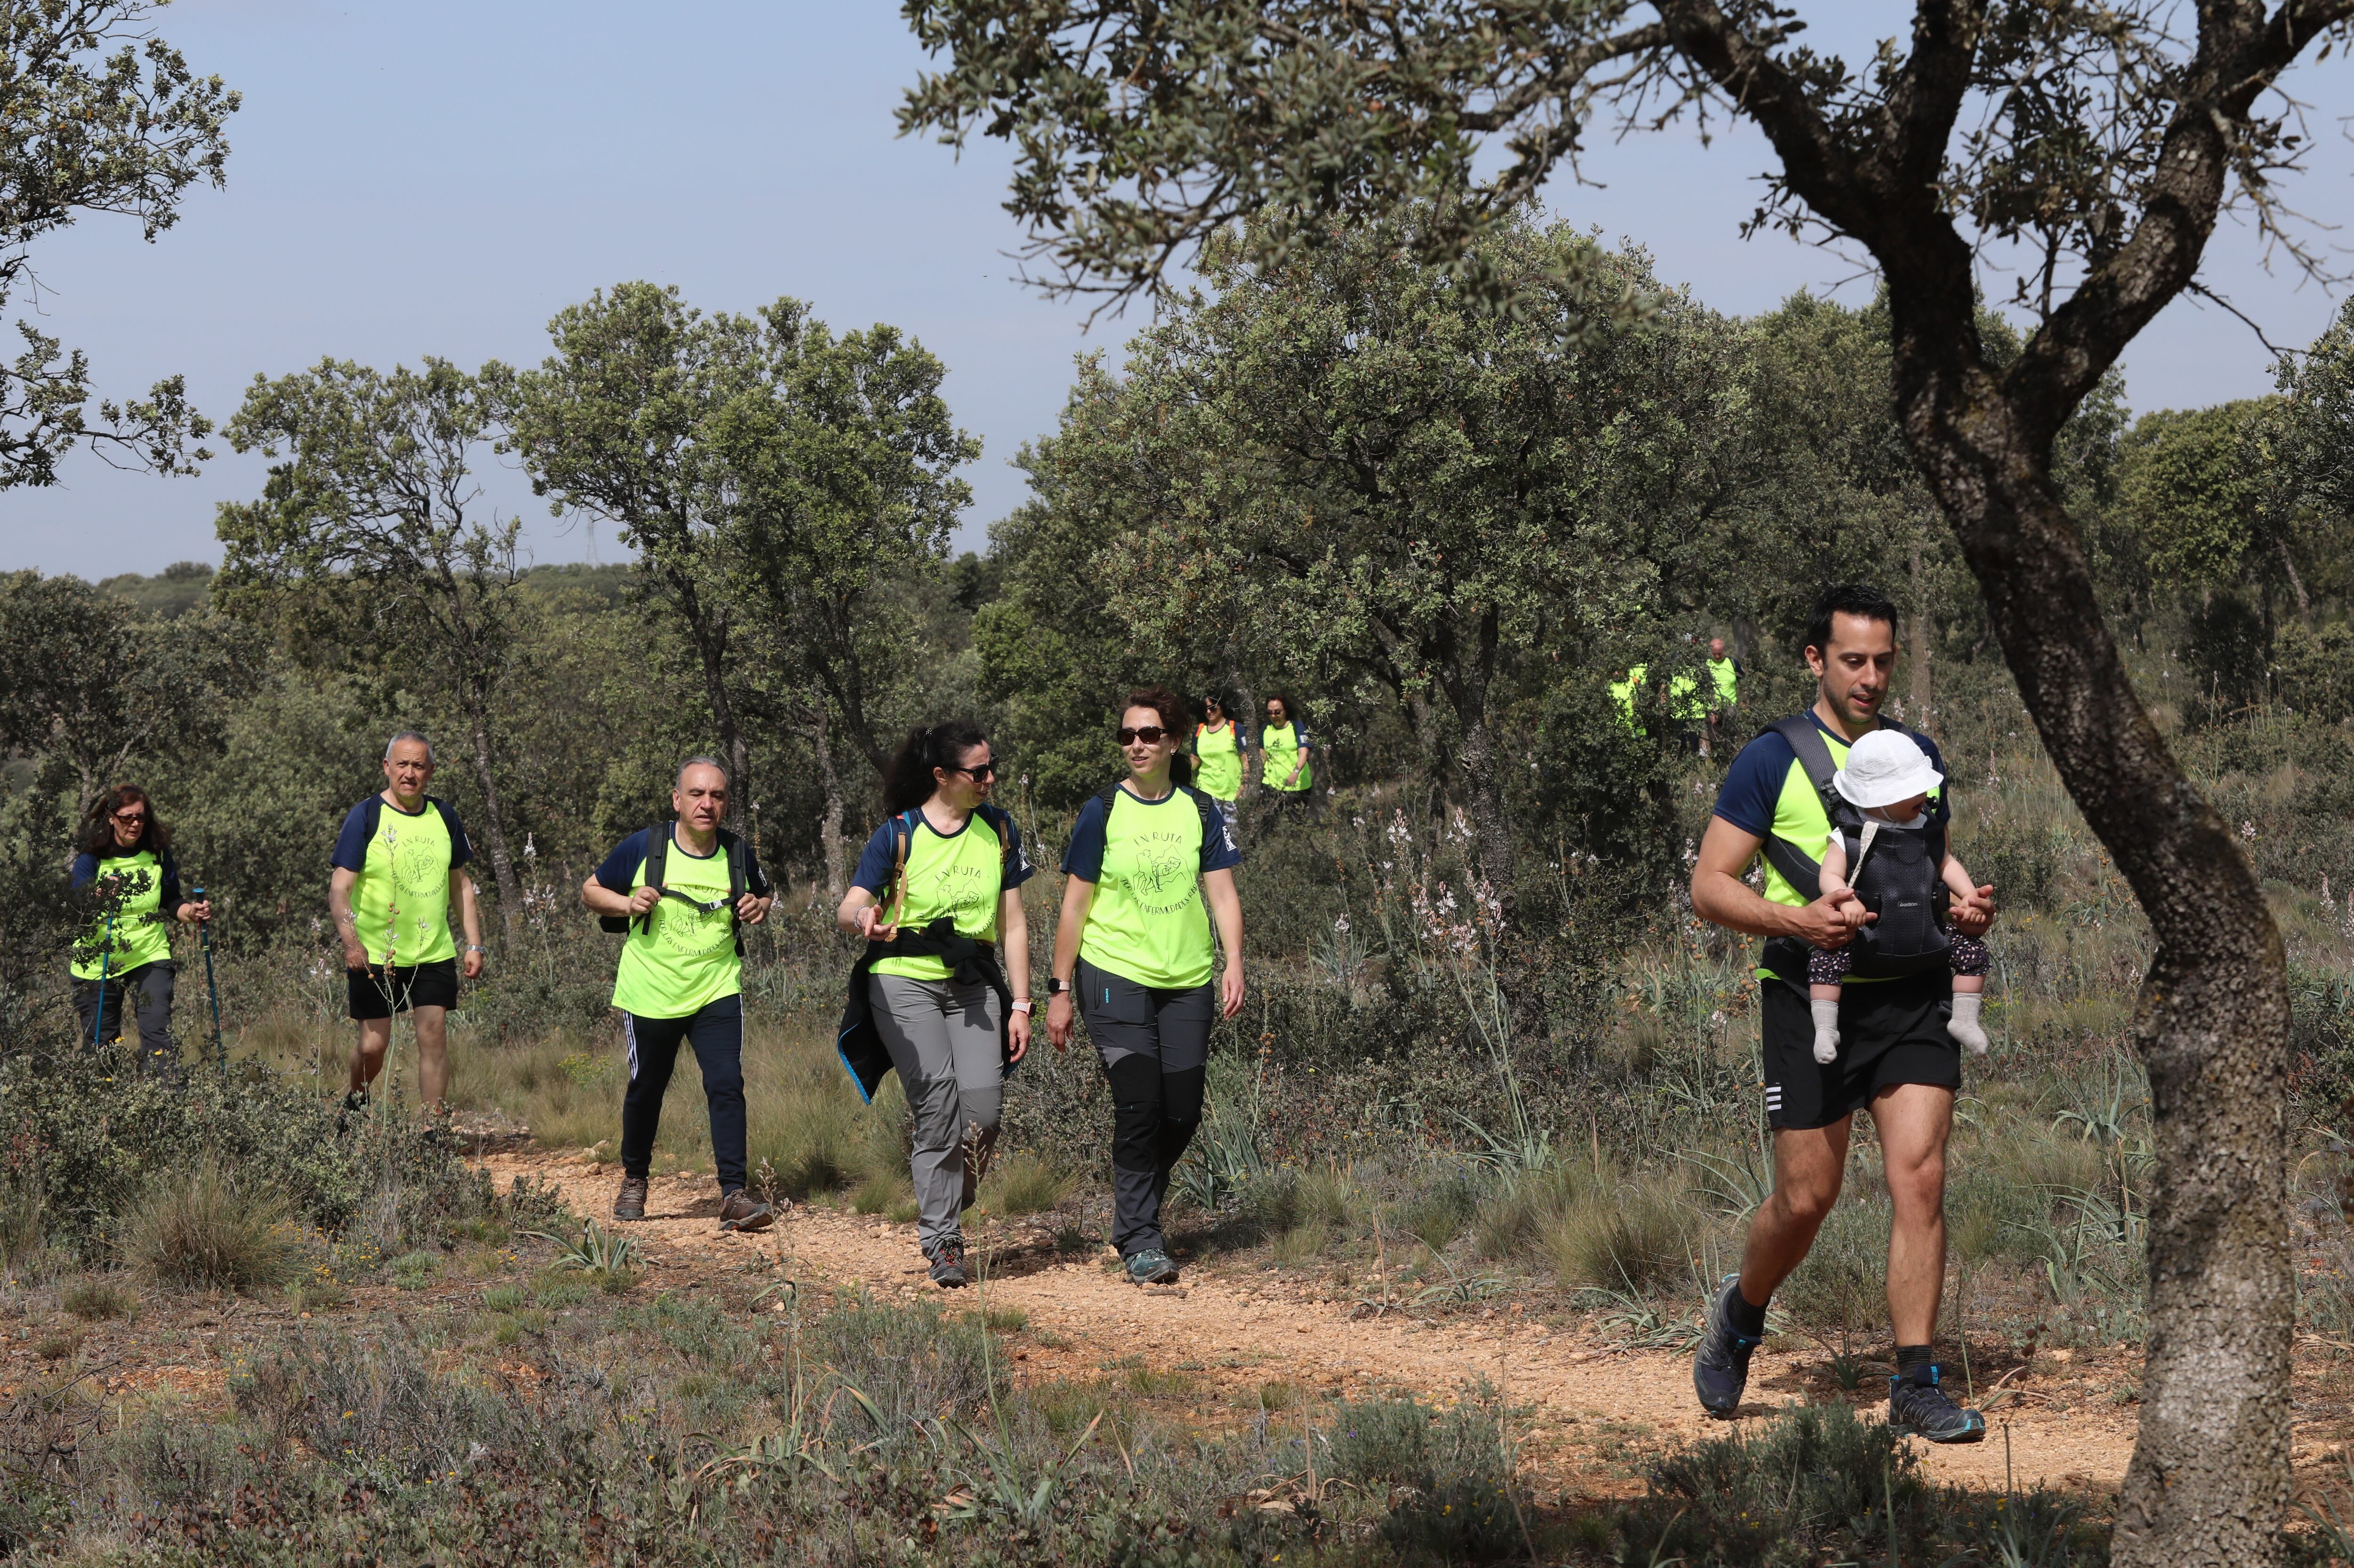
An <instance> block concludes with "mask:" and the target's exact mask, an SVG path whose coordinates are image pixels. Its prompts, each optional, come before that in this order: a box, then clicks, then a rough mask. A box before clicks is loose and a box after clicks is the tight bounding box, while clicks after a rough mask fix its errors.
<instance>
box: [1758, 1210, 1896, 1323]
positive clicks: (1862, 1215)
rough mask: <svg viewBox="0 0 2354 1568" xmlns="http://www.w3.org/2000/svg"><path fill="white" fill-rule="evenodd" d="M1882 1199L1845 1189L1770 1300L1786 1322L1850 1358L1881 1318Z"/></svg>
mask: <svg viewBox="0 0 2354 1568" xmlns="http://www.w3.org/2000/svg"><path fill="white" fill-rule="evenodd" d="M1893 1213H1894V1211H1893V1208H1892V1207H1891V1205H1890V1203H1889V1202H1888V1200H1887V1198H1885V1197H1884V1196H1881V1195H1879V1194H1876V1193H1872V1192H1860V1191H1857V1190H1856V1189H1855V1188H1853V1187H1850V1189H1849V1190H1848V1191H1847V1192H1843V1193H1841V1194H1840V1201H1839V1202H1838V1203H1837V1204H1836V1205H1834V1206H1833V1207H1832V1209H1831V1212H1830V1213H1829V1214H1828V1215H1826V1216H1825V1217H1824V1220H1823V1228H1822V1229H1821V1230H1820V1231H1818V1232H1817V1233H1816V1234H1815V1245H1814V1246H1813V1248H1812V1249H1810V1250H1809V1251H1808V1254H1807V1260H1806V1261H1805V1262H1804V1263H1802V1264H1800V1265H1799V1266H1798V1267H1797V1271H1796V1272H1795V1273H1793V1274H1792V1275H1791V1276H1790V1277H1789V1278H1788V1279H1787V1280H1785V1281H1783V1283H1782V1287H1781V1288H1780V1289H1779V1290H1776V1292H1775V1293H1774V1299H1775V1301H1776V1303H1778V1304H1779V1305H1780V1307H1781V1308H1782V1310H1783V1311H1784V1312H1786V1313H1787V1314H1788V1316H1789V1319H1790V1321H1791V1322H1792V1323H1793V1324H1795V1325H1796V1326H1797V1327H1798V1328H1799V1329H1802V1330H1805V1331H1806V1332H1808V1333H1810V1334H1812V1335H1814V1336H1816V1337H1817V1338H1819V1339H1820V1340H1823V1341H1825V1342H1826V1343H1828V1344H1829V1345H1830V1346H1831V1347H1832V1349H1833V1350H1834V1351H1836V1353H1838V1354H1839V1355H1840V1356H1842V1357H1848V1358H1851V1357H1852V1356H1853V1355H1854V1353H1855V1351H1856V1349H1857V1347H1858V1345H1859V1344H1860V1343H1861V1340H1863V1339H1864V1338H1865V1337H1866V1336H1867V1335H1870V1334H1872V1332H1874V1331H1875V1330H1877V1329H1878V1328H1879V1326H1880V1324H1881V1323H1882V1321H1883V1320H1885V1319H1886V1318H1887V1315H1888V1313H1887V1302H1888V1227H1889V1224H1890V1221H1891V1219H1892V1218H1893Z"/></svg>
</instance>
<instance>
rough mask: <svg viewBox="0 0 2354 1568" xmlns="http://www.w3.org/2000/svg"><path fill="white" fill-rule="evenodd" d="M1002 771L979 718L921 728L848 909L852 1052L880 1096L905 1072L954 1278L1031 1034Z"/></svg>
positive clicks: (936, 1239) (862, 1078)
mask: <svg viewBox="0 0 2354 1568" xmlns="http://www.w3.org/2000/svg"><path fill="white" fill-rule="evenodd" d="M996 782H997V760H996V756H995V753H994V751H993V750H992V749H991V746H990V744H989V736H987V735H985V734H983V733H982V732H981V726H978V725H975V724H971V723H970V722H968V721H965V720H962V719H957V720H952V721H950V722H949V723H947V724H941V725H935V726H932V727H931V728H929V729H919V730H917V731H915V732H913V733H912V734H910V735H909V736H907V744H905V745H904V746H902V747H899V752H898V755H897V756H896V757H894V758H892V759H891V763H890V766H889V767H888V768H885V770H884V775H883V805H884V809H885V810H886V811H888V812H889V813H890V816H889V819H888V820H887V821H885V822H884V823H883V825H882V826H881V827H878V828H876V829H875V832H874V836H873V837H871V838H869V839H868V840H867V841H866V849H865V852H864V853H863V854H861V855H860V856H859V857H858V871H857V874H855V875H854V876H853V877H852V878H851V887H850V891H849V892H848V893H846V894H844V895H843V900H842V907H841V909H840V910H839V911H838V912H837V914H836V916H835V918H836V919H837V920H838V921H839V922H840V923H841V926H842V928H843V930H844V931H847V932H849V933H851V934H852V935H854V936H858V937H864V938H865V939H866V944H867V945H866V951H865V953H864V956H863V957H861V958H860V959H859V960H858V963H857V966H856V968H855V969H854V970H853V971H852V974H851V987H850V996H851V1007H850V1012H849V1013H848V1014H846V1015H845V1017H844V1020H843V1031H842V1033H841V1036H840V1038H841V1040H842V1053H843V1062H844V1063H845V1064H848V1065H850V1067H851V1073H852V1075H853V1076H854V1078H856V1079H857V1080H858V1087H859V1092H860V1094H862V1095H864V1096H866V1097H869V1098H870V1099H871V1098H872V1097H873V1095H874V1092H875V1085H876V1084H877V1083H880V1082H881V1081H882V1076H883V1074H884V1072H885V1071H888V1070H891V1069H894V1068H896V1070H897V1071H898V1074H899V1086H900V1087H901V1088H902V1089H904V1090H905V1091H906V1092H907V1109H908V1111H909V1112H910V1113H911V1115H912V1116H913V1118H914V1121H915V1139H914V1141H913V1145H912V1148H911V1150H910V1153H909V1159H908V1164H909V1167H910V1171H911V1174H912V1175H913V1176H914V1178H915V1183H916V1227H917V1229H916V1239H917V1244H918V1245H920V1246H921V1247H922V1248H923V1251H924V1257H925V1260H926V1261H927V1262H928V1264H929V1265H930V1266H931V1277H932V1283H933V1284H935V1285H938V1286H940V1287H943V1288H945V1289H954V1288H955V1287H958V1286H960V1285H963V1284H965V1283H966V1282H967V1281H968V1280H969V1279H970V1271H969V1270H968V1267H967V1265H966V1261H965V1245H964V1230H963V1224H962V1221H961V1219H960V1216H961V1215H962V1213H964V1211H965V1210H967V1209H969V1208H970V1207H971V1206H972V1200H973V1193H974V1191H975V1189H976V1188H978V1187H979V1186H980V1184H981V1177H982V1175H983V1174H984V1173H986V1171H988V1169H989V1156H990V1151H991V1150H992V1149H993V1148H994V1147H995V1146H996V1143H997V1122H998V1115H999V1112H1000V1111H1001V1110H1002V1107H1003V1106H1004V1100H1005V1089H1004V1084H1005V1074H1006V1072H1007V1070H1008V1069H1009V1068H1011V1067H1012V1065H1013V1064H1014V1063H1016V1062H1019V1061H1020V1060H1021V1059H1022V1055H1023V1052H1025V1051H1027V1050H1028V1049H1029V1047H1030V927H1029V922H1028V920H1027V919H1026V917H1025V916H1023V909H1022V892H1021V889H1022V885H1023V883H1025V882H1027V881H1029V880H1030V863H1029V861H1028V860H1027V859H1026V858H1024V857H1023V853H1022V835H1021V833H1020V832H1018V831H1016V829H1015V828H1014V825H1013V818H1012V817H1011V816H1009V815H1007V814H1006V813H1005V812H1004V811H1002V810H999V809H998V808H997V807H995V806H992V805H991V804H990V803H989V796H990V791H991V789H992V788H993V787H994V786H995V784H996ZM869 1022H871V1025H872V1027H871V1031H870V1030H865V1029H862V1027H861V1025H862V1024H866V1023H869ZM876 1037H879V1043H880V1044H881V1045H882V1047H883V1051H884V1054H882V1055H880V1056H878V1055H877V1054H875V1051H874V1049H873V1045H874V1044H875V1039H876ZM862 1065H864V1070H863V1071H862Z"/></svg>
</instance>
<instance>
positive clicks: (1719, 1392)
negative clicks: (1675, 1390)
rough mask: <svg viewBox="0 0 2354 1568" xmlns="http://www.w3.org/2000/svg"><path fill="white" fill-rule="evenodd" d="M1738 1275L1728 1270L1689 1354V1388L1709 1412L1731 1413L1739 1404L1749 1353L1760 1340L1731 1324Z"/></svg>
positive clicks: (1745, 1382)
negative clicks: (1697, 1348) (1696, 1350)
mask: <svg viewBox="0 0 2354 1568" xmlns="http://www.w3.org/2000/svg"><path fill="white" fill-rule="evenodd" d="M1740 1288H1741V1276H1739V1275H1737V1274H1728V1275H1726V1276H1725V1277H1724V1287H1723V1289H1722V1290H1720V1291H1718V1292H1717V1297H1716V1305H1715V1306H1713V1307H1712V1308H1709V1311H1708V1331H1707V1332H1706V1333H1704V1334H1702V1336H1701V1340H1700V1351H1699V1353H1698V1354H1697V1355H1695V1356H1693V1357H1692V1392H1693V1393H1697V1394H1699V1395H1700V1406H1701V1408H1702V1410H1705V1411H1707V1412H1708V1413H1709V1414H1711V1415H1722V1416H1730V1415H1732V1414H1734V1412H1735V1411H1737V1410H1739V1409H1740V1408H1741V1391H1742V1390H1743V1389H1744V1388H1747V1387H1748V1386H1749V1356H1750V1352H1752V1351H1755V1350H1756V1349H1757V1346H1758V1343H1759V1341H1757V1340H1753V1339H1750V1338H1749V1337H1748V1336H1747V1335H1745V1334H1741V1333H1737V1332H1735V1331H1734V1327H1733V1293H1734V1291H1736V1290H1738V1289H1740Z"/></svg>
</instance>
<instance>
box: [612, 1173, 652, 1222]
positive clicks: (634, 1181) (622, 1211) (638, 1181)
mask: <svg viewBox="0 0 2354 1568" xmlns="http://www.w3.org/2000/svg"><path fill="white" fill-rule="evenodd" d="M613 1217H614V1218H615V1219H617V1220H642V1219H644V1218H645V1217H646V1179H645V1178H644V1177H642V1176H624V1177H622V1178H621V1190H620V1192H616V1193H614V1194H613Z"/></svg>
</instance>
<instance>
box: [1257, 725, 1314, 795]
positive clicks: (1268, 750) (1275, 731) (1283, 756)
mask: <svg viewBox="0 0 2354 1568" xmlns="http://www.w3.org/2000/svg"><path fill="white" fill-rule="evenodd" d="M1258 756H1259V780H1260V782H1262V783H1264V784H1265V785H1266V786H1267V788H1268V789H1286V790H1289V791H1291V792H1293V793H1295V794H1296V793H1298V792H1299V791H1300V790H1302V789H1308V788H1309V787H1310V786H1311V785H1313V784H1314V783H1315V782H1316V767H1315V764H1313V763H1308V764H1305V765H1303V766H1301V767H1300V768H1299V778H1298V779H1295V780H1293V781H1292V782H1291V783H1288V784H1286V783H1285V782H1284V781H1283V780H1284V779H1285V777H1286V776H1287V775H1288V774H1289V773H1290V771H1291V769H1292V767H1293V765H1294V764H1296V763H1299V726H1298V725H1296V724H1286V725H1272V724H1271V725H1268V726H1267V727H1266V728H1265V729H1262V730H1260V731H1259V732H1258Z"/></svg>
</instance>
